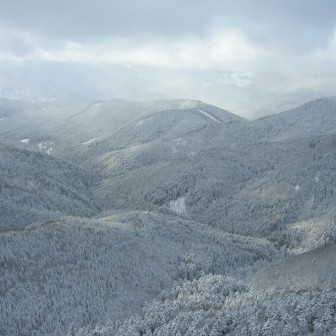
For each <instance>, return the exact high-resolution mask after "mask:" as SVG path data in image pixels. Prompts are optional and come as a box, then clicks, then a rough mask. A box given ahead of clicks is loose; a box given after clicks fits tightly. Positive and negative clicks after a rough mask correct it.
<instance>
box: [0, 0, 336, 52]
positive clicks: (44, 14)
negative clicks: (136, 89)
mask: <svg viewBox="0 0 336 336" xmlns="http://www.w3.org/2000/svg"><path fill="white" fill-rule="evenodd" d="M335 12H336V2H335V1H333V0H325V1H323V2H321V1H316V0H296V1H293V0H282V1H277V0H256V1H248V0H235V1H231V0H230V1H229V0H169V1H168V0H140V1H134V0H113V1H110V0H96V1H92V0H81V1H79V0H78V1H67V0H58V1H45V0H31V1H22V0H11V1H6V2H2V4H1V5H0V22H1V25H2V26H6V27H7V28H10V29H16V30H23V31H30V32H32V33H34V34H36V35H38V36H44V37H48V38H51V39H52V38H53V39H62V40H74V41H79V42H84V41H85V42H92V41H100V40H104V39H106V38H108V37H122V38H129V39H132V40H134V41H137V40H142V39H146V38H176V37H178V36H184V35H188V34H196V35H203V34H208V33H210V34H211V27H213V26H214V25H216V26H217V27H218V28H222V29H225V28H239V29H243V30H244V32H245V33H246V34H248V35H250V36H251V38H253V39H254V40H255V41H256V42H257V43H264V44H265V43H267V44H270V45H273V46H278V47H290V48H293V49H302V48H310V47H313V46H315V45H316V46H319V45H321V44H323V43H325V42H326V40H327V39H328V37H329V36H330V32H331V31H332V30H333V29H334V28H335V16H334V13H335Z"/></svg>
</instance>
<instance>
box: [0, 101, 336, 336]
mask: <svg viewBox="0 0 336 336" xmlns="http://www.w3.org/2000/svg"><path fill="white" fill-rule="evenodd" d="M335 126H336V98H334V97H330V98H322V99H318V100H314V101H311V102H308V103H306V104H304V105H301V106H299V107H297V108H294V109H291V110H288V111H285V112H281V113H279V114H274V115H270V116H267V117H263V118H260V119H255V120H253V121H249V120H247V119H245V118H242V117H240V116H237V115H235V114H232V113H230V112H228V111H226V110H223V109H221V108H218V107H216V106H213V105H209V104H206V103H203V102H201V101H193V100H159V101H149V102H141V101H129V100H121V99H112V100H108V101H103V100H101V101H92V102H86V101H83V100H76V101H75V100H73V101H72V102H69V101H63V100H53V101H49V100H42V101H41V100H39V101H34V102H32V101H30V100H25V99H21V98H15V99H13V98H11V99H8V98H2V99H1V101H0V137H1V144H0V155H1V156H0V165H1V169H0V200H1V202H0V207H1V211H0V240H1V243H0V267H1V272H0V277H1V286H0V295H1V303H0V307H1V309H0V311H1V319H0V322H1V323H0V333H1V334H3V335H18V336H23V335H27V336H28V335H76V336H93V335H95V336H97V335H101V336H103V335H104V336H107V335H310V334H311V335H332V334H334V333H335V332H336V325H335V316H336V312H335V309H336V307H335V298H336V297H335V274H336V269H335V261H334V260H335V259H334V256H335V239H336V222H335V220H336V210H335V204H336V192H335V190H336V180H335V171H334V170H335V163H336V134H335Z"/></svg>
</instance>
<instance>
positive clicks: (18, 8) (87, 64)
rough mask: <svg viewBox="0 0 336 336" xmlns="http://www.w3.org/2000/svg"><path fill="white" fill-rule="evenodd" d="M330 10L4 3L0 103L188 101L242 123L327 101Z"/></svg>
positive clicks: (273, 4)
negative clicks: (67, 98) (66, 98)
mask: <svg viewBox="0 0 336 336" xmlns="http://www.w3.org/2000/svg"><path fill="white" fill-rule="evenodd" d="M335 13H336V2H335V1H334V0H323V1H317V0H315V1H313V0H291V1H289V0H282V1H274V0H254V1H250V0H249V1H248V0H235V1H227V0H139V1H136V0H132V1H131V0H95V1H92V0H80V1H79V0H72V1H70V0H67V1H65V0H58V1H48V0H30V1H25V0H11V1H2V2H1V4H0V93H1V92H2V93H3V94H13V95H15V94H18V93H25V94H31V95H33V94H35V95H36V94H39V95H41V96H43V95H46V96H53V95H54V96H57V95H60V94H61V93H62V94H64V95H65V94H66V93H68V94H71V95H74V96H78V97H80V96H85V97H89V98H92V99H108V98H125V99H140V100H151V99H198V100H203V101H206V102H208V103H212V104H215V105H218V106H221V107H223V108H226V109H229V110H231V111H232V112H235V113H238V114H241V115H245V116H248V117H250V118H253V117H255V116H258V115H262V114H267V113H271V112H273V110H274V111H276V109H281V108H286V107H291V106H292V105H293V106H294V105H295V104H298V103H301V102H304V101H307V100H310V99H314V98H318V97H320V96H324V95H332V94H333V92H334V90H335V87H336V71H335V70H334V69H336V67H335V66H336V16H335Z"/></svg>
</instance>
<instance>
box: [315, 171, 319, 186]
mask: <svg viewBox="0 0 336 336" xmlns="http://www.w3.org/2000/svg"><path fill="white" fill-rule="evenodd" d="M314 180H315V183H319V182H320V172H318V173H317V174H316V176H315V178H314Z"/></svg>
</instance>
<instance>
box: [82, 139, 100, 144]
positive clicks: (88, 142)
mask: <svg viewBox="0 0 336 336" xmlns="http://www.w3.org/2000/svg"><path fill="white" fill-rule="evenodd" d="M96 140H98V138H94V139H91V140H89V141H85V142H82V143H81V145H90V144H91V143H92V142H95V141H96Z"/></svg>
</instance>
